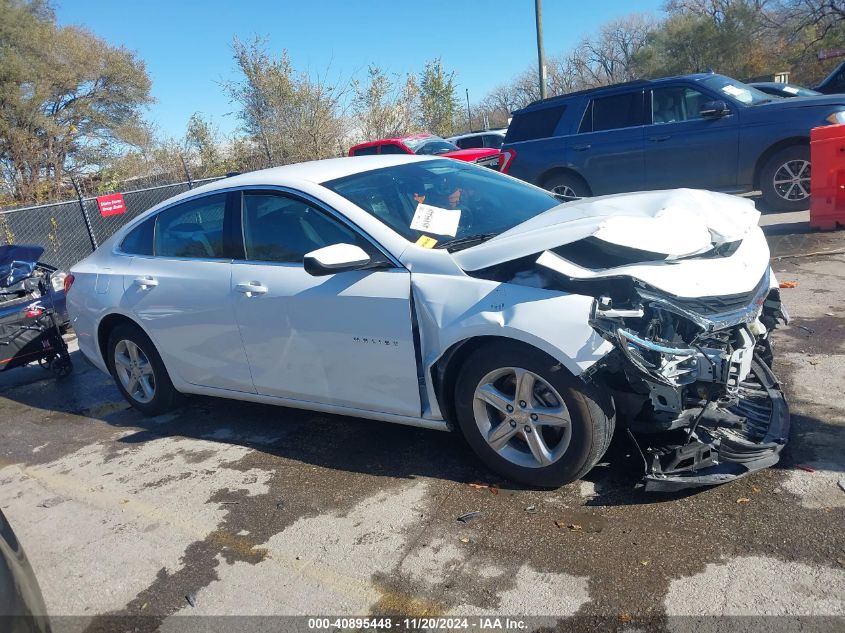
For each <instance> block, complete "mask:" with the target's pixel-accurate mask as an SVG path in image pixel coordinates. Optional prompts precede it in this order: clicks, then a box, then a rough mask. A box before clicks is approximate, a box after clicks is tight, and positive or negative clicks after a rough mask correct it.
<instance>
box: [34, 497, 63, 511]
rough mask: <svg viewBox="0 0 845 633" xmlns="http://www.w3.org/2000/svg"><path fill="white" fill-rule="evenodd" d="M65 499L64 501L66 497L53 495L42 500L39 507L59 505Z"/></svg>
mask: <svg viewBox="0 0 845 633" xmlns="http://www.w3.org/2000/svg"><path fill="white" fill-rule="evenodd" d="M63 501H64V499H63V498H62V497H51V498H50V499H47V500H46V501H42V502H41V503H39V504H38V507H39V508H52V507H53V506H57V505H59V504H60V503H62V502H63Z"/></svg>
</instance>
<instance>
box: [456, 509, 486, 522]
mask: <svg viewBox="0 0 845 633" xmlns="http://www.w3.org/2000/svg"><path fill="white" fill-rule="evenodd" d="M481 514H482V513H481V510H473V511H472V512H467V513H466V514H462V515H461V516H459V517H458V521H460V522H461V523H469V522H470V521H472V520H473V519H477V518H478V517H480V516H481Z"/></svg>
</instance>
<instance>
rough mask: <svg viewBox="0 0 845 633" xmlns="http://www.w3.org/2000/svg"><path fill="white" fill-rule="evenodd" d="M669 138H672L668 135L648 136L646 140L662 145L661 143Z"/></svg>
mask: <svg viewBox="0 0 845 633" xmlns="http://www.w3.org/2000/svg"><path fill="white" fill-rule="evenodd" d="M670 138H672V137H671V136H669V135H667V136H649V137H648V140H650V141H653V142H655V143H662V142H663V141H668V140H669V139H670Z"/></svg>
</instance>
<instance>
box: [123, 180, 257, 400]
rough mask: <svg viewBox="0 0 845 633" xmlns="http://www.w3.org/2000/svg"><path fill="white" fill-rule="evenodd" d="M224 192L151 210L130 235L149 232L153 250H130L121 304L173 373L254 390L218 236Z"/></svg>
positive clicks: (226, 210)
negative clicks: (155, 211)
mask: <svg viewBox="0 0 845 633" xmlns="http://www.w3.org/2000/svg"><path fill="white" fill-rule="evenodd" d="M227 196H228V194H226V193H218V194H212V195H208V196H203V197H200V198H196V199H193V200H190V201H187V202H183V203H180V204H176V205H174V206H172V207H169V208H168V209H165V210H164V211H162V212H160V213H159V214H157V216H156V217H155V219H154V220H153V222H154V225H153V226H152V227H149V226H146V225H142V227H139V234H138V236H135V237H138V238H143V239H146V238H145V236H144V235H143V234H144V232H145V231H148V229H149V228H152V229H153V233H154V238H153V242H154V248H153V253H152V255H147V254H134V255H133V257H132V260H131V262H130V264H129V274H128V275H125V276H124V279H123V281H124V284H123V288H124V290H123V301H122V302H121V304H122V305H121V307H122V308H124V309H126V310H128V311H129V312H130V313H131V314H132V315H134V317H135V318H137V319H138V321H139V322H140V323H141V324H143V326H144V328H145V329H146V331H147V332H148V333H149V334H150V337H151V338H152V340H153V343H154V344H155V346H156V349H157V350H158V352H159V354H160V355H161V357H162V359H163V360H164V364H165V366H166V367H167V370H168V371H169V372H171V373H172V374H175V376H174V377H178V378H181V379H182V380H184V381H185V382H188V383H191V384H194V385H200V386H205V387H215V388H221V389H232V390H237V391H252V390H253V388H252V380H251V377H250V374H249V365H248V364H247V361H246V354H245V353H244V349H243V345H242V343H241V340H240V336H239V334H238V329H237V324H236V322H235V315H234V312H233V310H232V304H231V294H230V293H231V275H232V263H231V262H232V253H231V252H230V249H231V247H230V245H229V244H227V240H225V239H224V233H225V227H226V225H227V221H228V220H229V218H230V215H229V214H230V213H231V208H230V207H229V206H228V205H227ZM130 236H132V234H131V233H130ZM128 237H129V236H128ZM128 237H127V239H128ZM127 246H128V245H127ZM133 250H136V251H140V252H141V253H143V252H144V249H140V248H136V249H133Z"/></svg>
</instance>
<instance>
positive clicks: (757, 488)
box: [751, 486, 760, 493]
mask: <svg viewBox="0 0 845 633" xmlns="http://www.w3.org/2000/svg"><path fill="white" fill-rule="evenodd" d="M751 492H754V493H757V492H760V488H759V487H757V486H751Z"/></svg>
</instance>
